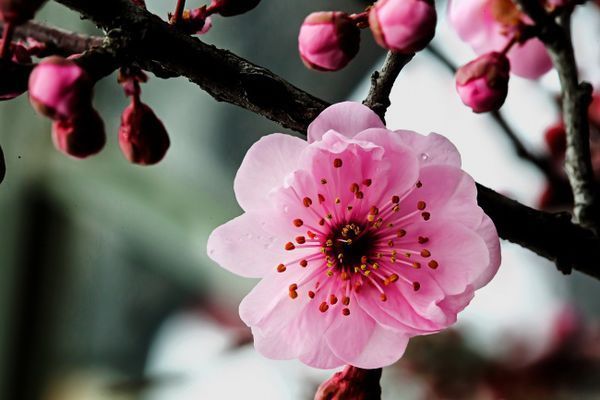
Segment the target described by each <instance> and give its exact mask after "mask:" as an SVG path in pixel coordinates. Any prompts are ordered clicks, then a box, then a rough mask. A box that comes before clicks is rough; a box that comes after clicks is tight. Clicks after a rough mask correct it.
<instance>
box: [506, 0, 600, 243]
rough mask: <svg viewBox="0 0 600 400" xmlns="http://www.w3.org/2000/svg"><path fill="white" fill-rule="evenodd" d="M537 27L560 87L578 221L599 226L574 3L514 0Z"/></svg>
mask: <svg viewBox="0 0 600 400" xmlns="http://www.w3.org/2000/svg"><path fill="white" fill-rule="evenodd" d="M515 1H516V3H517V4H518V5H519V6H520V7H521V9H522V10H523V11H524V12H525V13H526V14H527V15H529V17H530V18H531V19H532V20H533V21H534V23H535V26H536V27H537V28H538V29H537V30H538V37H539V38H540V40H541V41H542V42H543V43H544V45H545V46H546V49H548V53H549V54H550V57H551V58H552V62H553V63H554V67H555V68H556V70H557V71H558V76H559V79H560V84H561V87H562V110H563V120H564V122H565V127H566V131H567V152H566V157H565V170H566V172H567V177H568V178H569V183H570V184H571V189H572V190H573V198H574V203H575V207H574V213H575V218H576V219H577V221H578V222H579V223H580V224H581V225H583V226H585V227H588V228H592V229H595V230H596V231H597V232H598V231H599V228H600V191H599V190H598V187H597V185H596V183H595V179H594V171H593V169H592V162H591V155H590V137H589V136H590V127H589V121H588V116H587V109H588V107H589V104H590V101H591V93H592V87H591V85H590V84H589V83H587V82H581V83H580V82H579V78H578V75H577V64H576V62H575V54H574V51H573V42H572V40H571V14H572V11H573V5H571V6H566V7H563V8H559V10H562V12H558V13H553V14H549V13H547V12H546V10H545V9H544V7H543V5H542V3H540V2H539V1H536V0H515Z"/></svg>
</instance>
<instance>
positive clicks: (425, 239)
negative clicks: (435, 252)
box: [417, 236, 429, 244]
mask: <svg viewBox="0 0 600 400" xmlns="http://www.w3.org/2000/svg"><path fill="white" fill-rule="evenodd" d="M417 241H418V242H419V244H424V243H427V242H429V238H428V237H426V236H419V238H418V239H417Z"/></svg>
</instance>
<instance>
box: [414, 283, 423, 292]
mask: <svg viewBox="0 0 600 400" xmlns="http://www.w3.org/2000/svg"><path fill="white" fill-rule="evenodd" d="M419 289H421V284H420V283H419V282H413V290H414V291H415V292H416V291H417V290H419Z"/></svg>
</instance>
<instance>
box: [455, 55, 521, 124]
mask: <svg viewBox="0 0 600 400" xmlns="http://www.w3.org/2000/svg"><path fill="white" fill-rule="evenodd" d="M509 72H510V62H509V61H508V58H506V56H505V55H504V54H502V53H496V52H492V53H487V54H483V55H481V56H479V57H477V58H476V59H475V60H473V61H471V62H469V63H468V64H465V65H463V66H462V67H460V68H459V69H458V71H457V72H456V90H457V91H458V95H459V96H460V98H461V100H462V102H463V103H464V104H465V105H466V106H469V107H471V108H472V109H473V111H474V112H476V113H482V112H488V111H493V110H498V109H499V108H500V107H501V106H502V104H504V100H506V95H507V94H508V78H509Z"/></svg>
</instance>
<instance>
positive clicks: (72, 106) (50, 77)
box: [29, 56, 93, 119]
mask: <svg viewBox="0 0 600 400" xmlns="http://www.w3.org/2000/svg"><path fill="white" fill-rule="evenodd" d="M92 87H93V82H92V80H91V79H90V78H89V77H88V74H87V73H86V72H85V71H84V70H83V69H82V68H81V67H80V66H79V65H77V64H76V63H75V62H74V61H73V60H67V59H64V58H62V57H57V56H52V57H48V58H45V59H44V60H42V62H41V63H40V64H39V65H38V66H37V67H35V68H34V69H33V72H32V73H31V76H30V77H29V100H30V102H31V105H32V106H33V108H35V110H36V111H37V112H39V113H40V114H42V115H45V116H47V117H49V118H52V119H70V118H73V117H74V116H75V115H76V114H77V113H78V112H79V111H80V110H86V109H88V108H91V104H92Z"/></svg>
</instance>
